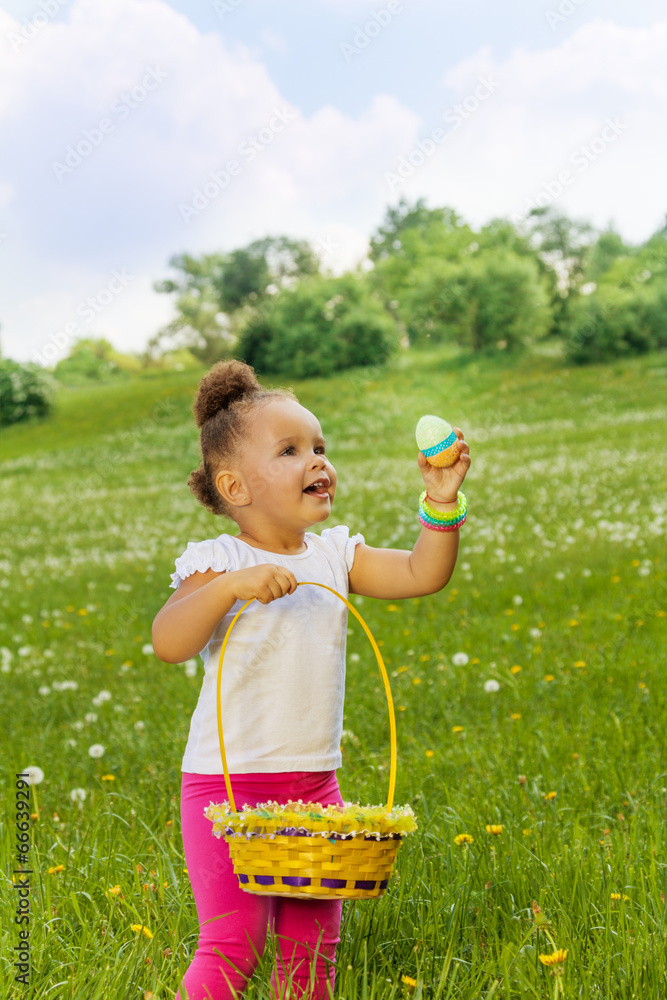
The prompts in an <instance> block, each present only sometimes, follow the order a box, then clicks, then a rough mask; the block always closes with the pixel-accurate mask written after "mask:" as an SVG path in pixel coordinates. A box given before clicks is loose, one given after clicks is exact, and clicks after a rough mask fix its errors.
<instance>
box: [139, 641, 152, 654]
mask: <svg viewBox="0 0 667 1000" xmlns="http://www.w3.org/2000/svg"><path fill="white" fill-rule="evenodd" d="M141 652H142V653H143V654H144V656H151V655H152V653H153V647H152V645H151V644H150V642H145V643H144V644H143V646H142V647H141Z"/></svg>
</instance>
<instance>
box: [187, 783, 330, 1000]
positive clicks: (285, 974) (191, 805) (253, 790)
mask: <svg viewBox="0 0 667 1000" xmlns="http://www.w3.org/2000/svg"><path fill="white" fill-rule="evenodd" d="M231 781H232V790H233V792H234V798H235V800H236V803H237V806H240V805H246V804H247V805H249V806H254V805H257V803H258V802H266V801H267V800H268V799H274V800H276V801H278V802H281V801H282V802H287V801H289V800H290V799H302V800H303V801H304V802H308V801H311V802H321V803H322V805H328V804H329V803H333V802H336V803H339V804H340V803H342V799H341V795H340V790H339V788H338V782H337V781H336V772H335V771H291V772H282V773H280V774H233V775H231ZM226 801H227V792H226V790H225V782H224V777H223V776H222V775H221V774H186V773H184V774H183V785H182V790H181V826H182V832H183V846H184V848H185V861H186V864H187V868H188V875H189V878H190V883H191V885H192V891H193V893H194V897H195V903H196V905H197V917H198V919H199V941H198V946H197V951H196V952H195V956H194V959H193V960H192V964H191V965H190V967H189V969H188V970H187V972H186V973H185V976H184V977H183V981H182V983H181V990H182V992H179V993H177V994H176V1000H179V998H180V1000H186V996H187V1000H228V998H232V997H235V996H236V995H237V993H241V992H242V991H243V989H244V988H245V986H246V984H247V982H248V980H249V978H250V976H251V975H252V974H253V972H254V970H255V967H256V966H257V963H258V961H259V958H260V956H261V955H262V953H263V951H264V947H265V945H266V936H267V929H269V928H270V929H271V931H272V932H273V933H275V935H276V945H277V955H278V956H279V962H278V969H277V976H276V974H275V973H274V976H273V977H272V979H271V982H272V983H273V984H274V987H275V984H276V978H277V981H278V983H279V984H280V990H279V992H278V996H280V997H282V996H283V995H284V984H285V982H286V981H287V980H289V981H291V983H292V993H291V995H292V996H293V997H308V998H309V1000H310V998H312V1000H323V998H324V997H327V996H328V995H329V991H328V984H329V983H330V984H331V995H333V985H334V966H333V963H334V960H335V957H336V945H337V944H338V942H339V941H340V937H339V931H340V918H341V909H342V904H341V902H340V901H339V900H335V899H334V900H328V899H298V898H296V899H290V898H289V897H280V896H257V895H253V894H252V893H248V892H244V891H243V890H242V889H240V888H239V884H238V878H237V876H236V875H235V874H234V871H233V869H232V862H231V859H230V857H229V849H228V847H227V844H226V843H225V841H224V840H222V839H220V840H219V839H218V838H217V837H214V836H213V833H212V830H213V824H212V823H211V821H210V820H208V819H206V818H205V816H204V810H205V808H206V807H207V806H208V804H209V803H210V802H226ZM313 958H315V962H314V963H313ZM313 964H314V966H315V967H314V969H312V965H313ZM312 973H314V975H313V976H312V978H313V979H314V983H315V985H314V987H311V985H310V983H311V974H312ZM186 991H187V992H186Z"/></svg>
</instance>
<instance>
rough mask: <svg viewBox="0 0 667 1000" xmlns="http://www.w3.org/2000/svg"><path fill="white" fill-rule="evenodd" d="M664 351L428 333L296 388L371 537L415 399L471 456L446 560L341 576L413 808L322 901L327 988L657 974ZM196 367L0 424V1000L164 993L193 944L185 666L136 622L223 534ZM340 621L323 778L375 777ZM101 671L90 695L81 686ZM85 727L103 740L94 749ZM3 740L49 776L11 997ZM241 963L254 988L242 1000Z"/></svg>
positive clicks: (660, 975)
mask: <svg viewBox="0 0 667 1000" xmlns="http://www.w3.org/2000/svg"><path fill="white" fill-rule="evenodd" d="M666 373H667V360H666V359H665V357H664V355H652V356H648V357H645V358H642V359H633V360H631V361H628V362H626V363H624V364H622V365H621V364H617V365H611V366H608V367H590V368H585V369H572V368H565V367H563V366H562V364H561V362H560V361H559V359H558V358H557V357H553V356H550V355H548V354H543V355H539V356H538V355H534V356H530V357H527V358H524V359H523V360H521V361H520V362H517V361H514V360H513V359H511V358H505V359H503V360H502V361H499V360H498V359H492V358H485V359H476V358H473V357H467V356H463V355H460V354H456V353H453V352H451V351H447V350H444V349H441V350H433V351H430V352H421V353H418V352H414V353H412V352H411V353H410V354H405V355H403V356H401V357H400V358H399V359H397V360H396V361H394V362H393V363H392V365H391V366H390V367H389V368H388V369H386V370H385V371H369V372H365V373H364V372H363V371H362V372H354V373H348V374H347V375H343V376H339V377H336V378H334V379H331V380H312V381H309V382H307V383H299V384H295V385H294V388H295V390H296V392H297V394H298V395H299V398H300V399H301V401H302V402H303V403H304V405H306V406H308V407H309V408H310V409H312V410H313V411H314V412H315V413H316V414H317V416H318V417H319V419H320V421H321V423H322V427H323V429H324V432H325V436H326V438H327V450H328V451H329V452H330V457H331V460H332V461H333V463H334V465H335V466H336V469H337V471H338V477H339V486H338V491H337V496H336V502H335V505H334V510H333V514H332V517H331V519H330V522H328V526H331V525H333V524H336V523H346V524H348V525H349V526H350V529H351V531H353V532H355V531H361V532H363V534H364V535H365V538H366V541H367V542H368V543H369V544H371V545H376V546H392V547H396V548H408V549H409V548H411V547H412V545H413V544H414V541H415V540H416V537H417V534H418V522H417V518H416V506H417V495H418V493H419V491H420V488H421V477H420V475H419V472H418V469H417V464H416V446H415V443H414V427H415V424H416V422H417V419H418V418H419V416H421V415H422V414H423V413H426V412H435V413H441V414H443V415H444V416H446V417H447V418H448V419H450V420H453V421H454V422H455V423H457V424H458V425H459V426H461V427H462V428H463V429H464V431H465V433H466V438H467V439H468V440H469V441H470V445H471V454H472V456H473V465H472V469H471V472H470V474H469V476H468V479H467V481H466V488H465V489H466V494H467V496H468V502H469V517H468V521H467V523H466V525H465V526H464V528H463V529H462V532H461V549H460V555H459V563H458V566H457V569H456V572H455V575H454V577H453V579H452V581H451V582H450V584H449V586H448V587H447V588H446V589H445V590H444V591H443V592H441V593H440V594H437V595H431V596H429V597H424V598H420V599H416V600H408V601H396V602H393V603H392V602H384V601H374V600H370V599H367V598H359V597H356V598H354V602H355V604H356V606H358V607H359V610H360V612H361V613H362V614H363V615H364V617H365V619H366V620H367V622H368V624H369V626H370V628H371V630H372V631H373V633H374V635H375V636H376V638H377V639H378V640H380V641H381V642H382V643H383V652H384V654H385V656H386V662H387V667H388V670H389V673H390V675H391V682H392V688H393V692H394V701H395V704H396V706H397V719H398V739H399V770H398V786H397V795H396V800H397V802H399V803H403V802H409V803H410V804H411V805H412V806H413V808H414V810H415V812H416V814H417V817H418V821H419V831H418V832H417V834H416V835H414V836H413V837H411V838H409V839H408V840H406V843H405V844H404V846H403V847H402V848H401V851H400V853H399V860H398V864H397V868H396V872H395V878H394V880H393V881H392V883H391V886H390V889H389V891H388V892H387V893H386V895H385V896H384V897H382V898H381V899H380V900H378V901H375V902H365V903H364V902H361V903H355V904H347V905H346V907H345V911H344V926H343V937H342V941H341V945H340V948H339V952H338V961H337V968H338V971H337V987H336V994H337V996H339V997H341V998H345V1000H362V998H364V1000H372V998H392V997H397V998H398V997H404V996H406V995H413V996H415V997H429V998H431V997H432V998H441V1000H445V998H452V1000H453V998H456V1000H468V998H470V1000H472V998H479V997H483V998H488V1000H490V998H492V997H493V998H495V1000H501V998H502V1000H505V998H519V997H521V998H538V997H539V998H542V997H544V998H547V997H553V996H554V988H555V987H556V986H557V984H558V982H562V983H563V986H564V995H565V996H566V997H577V998H584V1000H589V998H591V1000H592V998H595V1000H612V998H624V1000H625V998H627V1000H630V998H632V997H638V998H654V997H655V998H664V996H665V995H666V994H667V952H666V949H665V945H666V943H667V924H666V911H665V907H664V899H663V897H664V894H665V893H667V867H666V858H665V844H664V841H665V832H664V820H665V807H666V805H667V763H666V758H665V750H666V747H665V743H666V740H665V725H664V719H665V709H666V703H667V680H666V676H665V669H664V668H665V662H664V661H665V654H664V649H665V642H664V626H665V611H667V597H666V594H665V575H664V532H665V498H664V482H665V464H666V458H665V456H666V455H667V440H666V438H667V432H666V430H665V427H666V426H667V425H666V423H665V405H664V389H665V374H666ZM200 374H201V373H197V372H194V373H193V372H183V373H172V374H168V375H160V376H158V377H153V378H150V379H146V378H144V379H133V380H132V381H130V382H127V383H123V384H122V385H118V386H113V387H111V386H108V387H101V388H97V389H94V390H88V389H77V390H70V391H67V392H63V393H62V394H61V396H60V398H59V405H58V409H57V412H56V414H55V415H54V417H53V419H52V420H51V421H49V422H45V423H42V424H34V425H30V426H27V425H26V426H16V427H12V428H9V429H7V430H6V431H3V432H2V438H1V439H0V454H1V456H2V462H1V464H0V471H1V472H2V477H1V480H0V517H1V521H2V524H3V529H4V530H3V546H2V550H1V551H0V570H1V572H0V612H1V613H0V647H3V648H4V649H5V650H7V652H5V653H0V656H1V657H2V659H1V660H0V665H1V666H2V673H0V681H1V682H2V699H1V703H0V720H1V724H2V732H3V734H4V738H3V741H2V750H1V752H2V769H1V771H0V774H1V776H2V784H1V787H2V826H1V828H0V845H1V850H2V860H3V865H2V871H3V873H4V877H3V880H2V890H1V892H0V914H1V923H0V941H1V945H2V948H1V955H2V962H3V965H4V970H3V977H2V985H0V998H2V1000H5V998H9V997H16V996H21V995H25V996H34V997H38V996H39V997H40V998H42V997H75V998H82V1000H83V998H85V1000H94V998H96V997H100V998H102V997H109V996H118V997H123V998H131V997H137V998H141V997H143V996H144V993H145V992H146V991H150V992H151V993H153V994H154V995H155V996H156V997H160V998H169V997H173V995H174V993H175V990H176V988H177V985H178V981H179V976H180V975H182V973H183V972H184V971H185V969H186V968H187V965H188V963H189V960H190V957H191V955H192V953H193V952H194V949H195V947H196V938H197V922H196V914H195V907H194V901H193V899H192V895H191V891H190V887H189V883H188V879H187V876H186V874H185V873H184V870H183V869H184V861H183V853H182V844H181V839H180V829H179V809H178V803H179V791H180V784H179V780H180V761H181V756H182V752H183V748H184V745H185V740H186V736H187V729H188V725H189V718H190V715H191V712H192V710H193V708H194V705H195V703H196V700H197V695H198V691H199V685H200V682H201V669H199V670H198V675H197V676H195V677H191V676H188V675H187V674H186V671H185V669H184V667H183V666H182V665H167V664H162V663H160V662H159V661H158V660H157V659H156V658H155V657H154V656H152V655H150V653H146V652H143V651H142V649H143V647H144V646H145V645H146V644H148V643H150V627H151V622H152V619H153V617H154V615H155V613H156V611H157V610H158V608H159V607H160V606H161V605H162V603H163V602H164V600H165V599H166V597H167V596H168V595H169V593H170V592H171V591H169V589H168V582H169V574H170V572H171V571H172V570H173V560H174V558H175V557H176V556H178V555H179V554H180V553H181V552H182V551H183V550H184V548H185V546H186V544H187V542H188V541H189V540H195V539H203V538H207V537H213V536H215V535H217V534H219V533H220V531H222V530H232V531H235V530H236V529H235V528H234V526H233V525H231V523H230V522H227V521H220V520H219V519H216V518H214V517H212V516H211V515H209V514H208V513H207V512H206V511H204V510H202V509H201V508H199V507H198V506H197V505H196V503H195V501H194V499H193V498H192V497H191V495H190V493H189V491H188V489H187V486H186V485H185V481H186V479H187V475H188V473H189V471H190V470H191V469H192V468H193V467H194V466H195V465H196V464H197V461H198V455H197V435H196V429H195V427H194V423H193V421H192V418H191V416H190V405H191V399H192V392H193V390H194V388H195V386H196V384H197V381H198V379H199V377H200ZM267 381H268V382H269V383H270V380H267ZM350 629H351V634H350V636H349V639H348V691H347V702H346V721H345V730H346V735H345V738H344V762H345V763H344V767H343V769H342V771H341V774H340V776H339V777H340V781H341V787H342V790H343V794H344V795H345V796H347V797H348V798H350V799H354V800H356V799H359V800H360V801H362V802H363V801H366V802H379V801H382V799H383V796H385V795H386V783H387V779H388V772H387V758H388V753H387V750H388V731H387V719H386V710H385V709H384V707H383V704H382V698H383V695H382V690H381V683H380V679H379V677H378V676H376V666H375V661H374V657H373V655H372V651H371V650H370V647H369V646H368V643H367V640H366V638H365V637H364V636H363V633H362V632H361V630H360V629H359V628H358V627H357V626H356V623H355V622H353V621H352V619H351V621H350ZM457 653H465V654H466V656H467V658H468V662H467V663H462V662H461V661H462V660H463V659H464V657H461V656H459V657H455V654H457ZM513 667H514V668H516V667H520V668H521V669H520V670H516V669H515V670H514V672H513V671H512V668H513ZM549 678H552V679H549ZM491 679H493V680H496V681H497V682H498V684H499V690H498V691H497V692H487V691H485V689H484V683H485V681H487V680H491ZM63 681H75V682H76V684H77V687H76V688H75V689H71V688H67V687H66V688H65V689H62V688H61V687H60V685H61V683H62V682H63ZM40 689H41V692H42V693H40ZM101 690H105V691H108V692H109V693H110V695H111V697H110V698H109V699H108V700H106V701H102V702H101V703H99V702H98V703H97V704H94V703H93V698H95V697H96V696H97V695H98V694H99V692H100V691H101ZM90 713H93V714H92V715H91V714H90ZM459 727H461V728H459ZM94 743H101V744H103V745H104V746H105V748H106V750H105V754H104V756H103V757H102V758H99V759H92V758H91V757H89V755H88V752H87V751H88V747H89V746H90V745H91V744H94ZM27 765H37V766H39V767H41V768H42V769H43V771H44V774H45V777H44V781H43V783H41V784H40V785H39V786H37V795H38V805H39V810H40V819H39V821H35V822H32V823H31V828H30V837H31V852H32V853H31V859H32V863H33V864H32V866H33V869H34V872H35V874H34V876H33V891H32V907H33V909H32V922H31V949H32V965H33V978H32V988H31V992H29V991H25V992H24V993H23V994H22V993H21V991H20V990H19V989H18V988H17V984H15V983H14V982H13V971H12V968H11V963H12V961H13V959H12V958H11V957H10V956H11V954H12V952H11V949H12V947H13V946H14V945H15V944H16V943H17V942H18V928H17V926H16V924H15V923H14V922H13V918H14V912H15V906H16V899H15V895H16V893H15V892H14V890H13V889H12V887H11V881H10V879H11V872H12V869H13V868H14V867H15V863H16V855H15V846H14V845H15V836H16V829H15V822H14V782H13V775H14V773H15V772H17V771H20V770H22V769H23V768H24V767H25V766H27ZM108 775H113V776H114V780H103V778H104V776H108ZM77 788H81V789H84V790H85V792H86V798H85V800H84V801H83V802H82V803H81V804H80V805H79V803H77V802H76V801H72V799H71V797H70V796H71V792H72V790H73V789H77ZM553 792H555V793H556V795H555V797H551V798H547V796H548V795H549V793H553ZM32 808H33V809H34V805H33V807H32ZM490 824H499V825H502V833H501V834H499V835H497V836H494V835H493V834H489V833H487V831H486V826H487V825H490ZM461 832H466V833H469V834H470V835H471V836H472V837H473V838H474V842H473V843H472V844H471V845H470V846H469V847H467V848H466V847H458V846H456V844H455V843H454V837H455V836H456V835H457V834H458V833H461ZM57 866H64V869H63V870H62V871H58V872H54V873H51V874H50V873H49V868H56V867H57ZM114 886H120V892H119V893H118V894H117V895H113V894H110V893H109V892H108V890H109V889H110V887H114ZM612 893H614V894H619V895H620V899H618V900H616V899H613V898H612ZM624 897H627V898H624ZM533 900H536V901H538V903H539V905H540V906H541V907H542V910H543V911H544V913H545V915H546V917H547V919H548V920H549V926H548V927H547V930H548V932H549V934H550V935H551V938H552V939H553V940H554V942H555V943H556V945H557V946H558V947H559V948H566V949H567V951H568V956H567V960H566V962H565V964H564V967H563V968H564V976H563V978H562V980H557V979H555V978H554V977H550V976H549V970H548V969H547V968H545V967H544V966H543V965H542V964H541V963H540V961H539V958H538V956H539V954H545V953H550V952H551V951H552V946H551V944H550V943H549V940H548V939H547V936H546V934H545V931H543V930H541V931H538V930H536V929H535V927H534V925H533V918H532V910H531V904H532V902H533ZM132 924H141V925H145V926H147V927H149V928H150V930H151V933H152V934H153V937H152V938H151V939H149V938H147V937H145V936H143V935H139V936H138V935H137V934H135V933H134V932H133V931H132V930H131V929H130V928H131V925H132ZM268 965H269V963H268V960H267V961H266V962H265V963H264V964H263V965H262V967H261V968H260V970H259V972H258V974H257V976H256V978H255V980H254V981H253V984H252V985H251V987H250V988H249V990H248V993H247V995H248V996H249V997H252V998H260V997H268V995H269V993H268V986H267V983H268V976H269V968H268ZM402 976H406V977H410V978H411V979H414V980H415V981H416V984H417V985H416V987H414V988H413V987H411V986H410V985H408V984H405V983H404V982H403V981H402V979H401V977H402Z"/></svg>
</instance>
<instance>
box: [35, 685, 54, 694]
mask: <svg viewBox="0 0 667 1000" xmlns="http://www.w3.org/2000/svg"><path fill="white" fill-rule="evenodd" d="M37 690H38V692H39V694H43V695H46V694H51V688H50V687H49V685H48V684H42V686H41V687H40V688H38V689H37Z"/></svg>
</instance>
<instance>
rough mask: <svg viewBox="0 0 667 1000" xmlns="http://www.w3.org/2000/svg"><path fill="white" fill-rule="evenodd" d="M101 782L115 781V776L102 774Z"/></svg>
mask: <svg viewBox="0 0 667 1000" xmlns="http://www.w3.org/2000/svg"><path fill="white" fill-rule="evenodd" d="M101 780H102V781H115V780H116V775H115V774H103V775H102V778H101Z"/></svg>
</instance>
